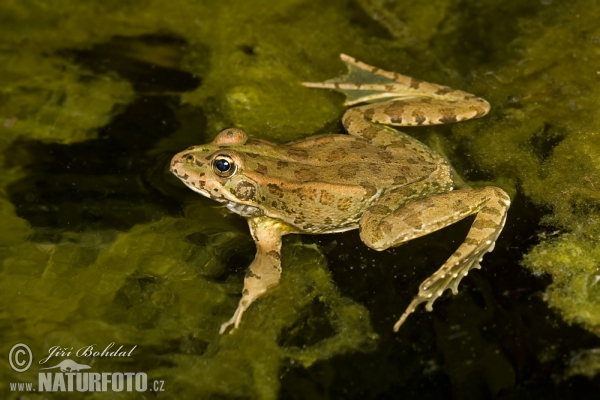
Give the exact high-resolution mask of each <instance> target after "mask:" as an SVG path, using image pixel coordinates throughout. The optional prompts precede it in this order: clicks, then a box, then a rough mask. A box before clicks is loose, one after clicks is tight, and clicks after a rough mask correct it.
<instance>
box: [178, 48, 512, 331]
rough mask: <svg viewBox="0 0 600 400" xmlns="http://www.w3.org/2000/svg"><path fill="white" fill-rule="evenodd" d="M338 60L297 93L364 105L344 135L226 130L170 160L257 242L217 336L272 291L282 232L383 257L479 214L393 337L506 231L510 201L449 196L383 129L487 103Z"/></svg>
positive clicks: (465, 193)
mask: <svg viewBox="0 0 600 400" xmlns="http://www.w3.org/2000/svg"><path fill="white" fill-rule="evenodd" d="M341 57H342V60H343V61H344V62H345V63H346V64H347V66H348V69H349V73H348V74H347V75H344V76H342V77H339V78H335V79H332V80H329V81H326V82H322V83H304V86H308V87H314V88H327V89H335V90H339V91H342V92H345V93H346V95H347V96H348V101H347V102H346V104H347V105H354V104H359V103H367V104H365V105H361V106H357V107H353V108H350V109H348V110H347V111H346V113H345V114H344V116H343V124H344V127H345V128H346V130H347V131H348V133H349V135H344V134H325V135H316V136H311V137H308V138H306V139H301V140H297V141H294V142H291V143H287V144H275V143H270V142H267V141H264V140H259V139H253V138H248V136H247V135H246V134H245V133H244V132H243V131H242V130H240V129H237V128H230V129H225V130H224V131H222V132H220V133H219V134H218V135H217V137H216V138H215V139H214V140H213V141H212V142H211V143H208V144H205V145H200V146H192V147H190V148H188V149H187V150H185V151H182V152H181V153H179V154H177V155H176V156H175V157H173V160H172V162H171V171H172V172H173V173H174V174H175V175H176V176H177V177H178V178H179V179H181V180H182V181H183V183H185V184H186V185H187V186H188V187H189V188H190V189H192V190H194V191H196V192H198V193H200V194H202V195H204V196H206V197H209V198H211V199H213V200H216V201H218V202H219V203H222V204H223V205H225V206H227V208H228V209H229V210H231V211H233V212H234V213H237V214H239V215H241V216H243V217H245V218H247V219H248V224H249V225H250V232H251V234H252V237H253V238H254V241H255V242H256V247H257V251H256V257H255V258H254V261H253V262H252V264H251V265H250V267H249V269H248V272H247V274H246V277H245V279H244V290H243V292H242V298H241V299H240V302H239V305H238V307H237V310H236V311H235V314H234V315H233V317H232V318H231V319H230V320H229V321H228V322H226V323H224V324H223V325H222V326H221V333H223V332H225V331H226V330H227V328H228V327H229V326H231V325H233V329H235V328H237V327H238V326H239V324H240V321H241V318H242V315H243V314H244V311H246V310H247V309H248V307H250V305H251V304H252V303H253V302H254V301H255V300H256V299H257V298H259V297H260V296H262V295H263V294H265V293H266V292H267V291H268V290H269V288H271V287H273V286H275V285H277V284H278V282H279V278H280V275H281V252H280V250H281V237H282V236H283V235H286V234H288V233H309V234H320V233H334V232H343V231H347V230H351V229H357V228H358V229H359V232H360V238H361V240H362V241H363V242H364V243H365V244H366V245H367V246H369V247H371V248H373V249H375V250H385V249H387V248H390V247H394V246H398V245H400V244H402V243H404V242H406V241H408V240H411V239H414V238H417V237H420V236H423V235H427V234H428V233H430V232H433V231H436V230H438V229H441V228H444V227H445V226H448V225H450V224H453V223H455V222H457V221H459V220H461V219H463V218H465V217H467V216H469V215H472V214H477V216H476V217H475V220H474V221H473V225H472V226H471V229H470V230H469V232H468V234H467V237H466V239H465V241H464V242H463V243H462V244H461V245H460V247H459V248H458V250H456V251H455V252H454V254H452V255H451V256H450V258H449V259H448V260H447V261H446V263H445V264H444V265H442V267H441V268H440V269H439V270H438V271H436V272H435V273H434V274H433V275H431V276H430V277H429V278H427V279H426V280H425V281H424V282H423V283H422V284H421V286H420V288H419V293H418V295H417V296H416V297H415V298H414V299H413V300H412V302H411V303H410V305H409V306H408V308H407V309H406V311H405V312H404V314H402V316H401V317H400V319H399V320H398V322H396V324H395V325H394V331H397V330H398V328H399V327H400V325H401V324H402V323H403V322H404V320H405V319H406V317H407V316H408V315H409V314H410V313H412V312H413V311H414V310H415V308H416V307H417V305H419V304H420V303H422V302H427V306H426V309H427V310H431V308H432V304H433V302H434V300H435V299H436V298H438V297H439V296H440V295H441V294H442V293H443V292H444V290H446V289H448V288H450V289H452V291H453V292H454V293H456V291H457V286H458V284H459V282H460V280H461V279H462V278H463V277H464V276H465V275H467V273H468V272H469V270H470V269H471V268H479V267H480V266H479V262H480V261H481V258H482V256H483V255H484V253H486V252H488V251H492V249H493V248H494V242H495V241H496V238H497V237H498V235H499V234H500V231H501V230H502V227H503V226H504V222H505V220H506V213H507V210H508V207H509V205H510V198H509V197H508V195H507V194H506V193H505V192H504V191H503V190H502V189H499V188H497V187H492V186H488V187H482V188H478V189H460V190H453V182H452V170H451V167H450V165H449V164H448V162H447V161H446V160H445V159H444V158H443V157H442V156H440V155H439V154H437V153H435V152H434V151H433V150H431V149H430V148H428V147H427V146H425V145H424V144H423V143H421V142H419V141H417V140H416V139H413V138H412V137H410V136H408V135H406V134H404V133H402V132H399V131H397V130H395V129H393V128H390V127H389V125H393V126H414V125H432V124H444V123H450V122H457V121H462V120H466V119H470V118H478V117H481V116H483V115H485V114H486V113H487V112H488V110H489V104H488V102H487V101H485V100H483V99H481V98H478V97H476V96H474V95H472V94H469V93H465V92H462V91H460V90H455V89H452V88H449V87H446V86H440V85H436V84H432V83H427V82H423V81H420V80H417V79H413V78H410V77H407V76H404V75H400V74H398V73H394V72H387V71H383V70H381V69H379V68H376V67H372V66H369V65H367V64H364V63H362V62H360V61H357V60H355V59H353V58H351V57H348V56H346V55H342V56H341ZM233 329H232V331H233Z"/></svg>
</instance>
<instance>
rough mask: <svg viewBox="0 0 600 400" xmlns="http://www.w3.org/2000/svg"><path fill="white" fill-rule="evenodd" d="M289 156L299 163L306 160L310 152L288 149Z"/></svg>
mask: <svg viewBox="0 0 600 400" xmlns="http://www.w3.org/2000/svg"><path fill="white" fill-rule="evenodd" d="M287 154H288V156H290V157H291V158H293V159H294V160H298V161H302V160H306V159H307V158H308V151H306V150H304V149H288V150H287Z"/></svg>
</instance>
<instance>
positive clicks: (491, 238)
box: [360, 186, 510, 331]
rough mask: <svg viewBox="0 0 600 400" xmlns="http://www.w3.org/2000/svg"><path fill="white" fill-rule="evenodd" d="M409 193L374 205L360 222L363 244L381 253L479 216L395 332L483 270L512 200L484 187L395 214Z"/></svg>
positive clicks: (407, 207) (424, 285) (439, 197)
mask: <svg viewBox="0 0 600 400" xmlns="http://www.w3.org/2000/svg"><path fill="white" fill-rule="evenodd" d="M405 196H406V194H405V193H402V191H397V192H396V193H392V192H390V193H389V194H387V195H386V196H384V197H383V198H382V199H380V201H379V202H378V203H377V204H375V205H373V206H371V208H370V209H369V210H367V211H366V212H365V213H364V215H363V217H362V219H361V220H360V236H361V239H362V240H363V241H364V242H365V243H366V244H367V245H368V246H369V247H372V248H374V249H376V250H385V249H387V248H389V247H394V246H398V245H400V244H401V243H403V242H406V241H409V240H411V239H414V238H417V237H420V236H423V235H426V234H428V233H431V232H433V231H436V230H438V229H442V228H444V227H446V226H448V225H451V224H453V223H455V222H457V221H459V220H461V219H463V218H465V217H467V216H469V215H472V214H475V213H477V216H476V217H475V221H473V225H471V229H470V230H469V233H468V234H467V238H466V239H465V241H464V242H463V244H461V245H460V247H459V248H458V249H457V250H456V251H455V252H454V254H452V255H451V256H450V258H449V259H448V260H447V261H446V262H445V263H444V265H443V266H442V267H441V268H440V269H439V270H438V271H436V272H435V273H434V274H433V275H431V276H430V277H429V278H427V279H426V280H425V281H424V282H423V283H422V284H421V286H420V287H419V294H418V295H417V296H416V297H415V298H414V299H413V301H412V302H411V303H410V304H409V306H408V308H407V309H406V311H405V312H404V314H402V316H401V317H400V319H399V320H398V322H396V324H395V325H394V331H398V329H399V328H400V325H402V323H403V322H404V320H405V319H406V318H407V317H408V315H409V314H410V313H412V312H413V311H414V310H415V308H416V307H417V306H418V305H419V304H420V303H422V302H425V301H426V302H427V306H426V309H427V310H428V311H431V309H432V305H433V302H434V301H435V299H437V298H438V297H439V296H440V295H441V294H442V293H443V292H444V291H445V290H446V289H452V292H453V293H454V294H456V292H457V286H458V284H459V283H460V280H461V279H462V278H463V277H464V276H465V275H467V273H468V272H469V270H470V269H471V268H480V266H479V262H480V261H481V258H482V257H483V255H484V253H486V252H489V251H492V250H493V249H494V243H495V241H496V238H497V237H498V235H499V234H500V231H502V228H503V226H504V222H505V220H506V212H507V210H508V207H509V205H510V198H509V197H508V195H507V194H506V192H504V191H503V190H502V189H500V188H497V187H491V186H489V187H484V188H479V189H463V190H455V191H449V192H445V193H440V194H435V195H430V196H428V197H425V198H422V199H418V200H415V201H412V202H409V203H407V204H405V205H404V206H401V207H400V208H398V209H397V210H392V209H390V204H394V202H395V203H396V204H402V202H403V200H404V199H405Z"/></svg>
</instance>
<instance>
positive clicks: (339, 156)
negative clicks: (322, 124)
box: [326, 149, 348, 162]
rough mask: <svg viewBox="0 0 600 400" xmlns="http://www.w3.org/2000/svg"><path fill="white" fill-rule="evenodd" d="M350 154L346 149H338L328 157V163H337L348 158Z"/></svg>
mask: <svg viewBox="0 0 600 400" xmlns="http://www.w3.org/2000/svg"><path fill="white" fill-rule="evenodd" d="M347 155H348V153H346V151H345V150H344V149H336V150H333V151H332V152H331V153H329V154H328V155H327V158H326V160H327V162H335V161H339V160H341V159H343V158H344V157H346V156H347Z"/></svg>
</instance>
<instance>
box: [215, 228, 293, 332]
mask: <svg viewBox="0 0 600 400" xmlns="http://www.w3.org/2000/svg"><path fill="white" fill-rule="evenodd" d="M248 225H249V226H250V233H251V234H252V238H253V239H254V242H255V243H256V256H255V257H254V261H252V264H250V267H249V268H248V272H247V273H246V277H245V278H244V290H243V291H242V298H241V299H240V302H239V303H238V307H237V309H236V310H235V313H234V314H233V317H231V319H230V320H229V321H227V322H225V323H224V324H222V325H221V329H220V330H219V333H221V334H223V333H225V331H226V330H227V328H228V327H230V326H231V325H233V329H231V331H230V332H229V333H233V331H234V330H235V329H237V328H238V327H239V325H240V322H241V320H242V315H243V314H244V312H245V311H246V310H247V309H248V307H250V305H251V304H252V303H253V302H254V301H255V300H256V299H258V298H259V297H261V296H262V295H264V294H265V293H266V292H267V290H268V289H269V288H271V287H273V286H277V285H278V284H279V278H280V277H281V237H282V236H283V235H285V234H287V233H291V232H292V230H291V229H290V228H289V227H288V226H287V225H284V224H282V223H280V222H278V221H276V220H273V219H271V218H268V217H257V218H251V219H249V220H248Z"/></svg>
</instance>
